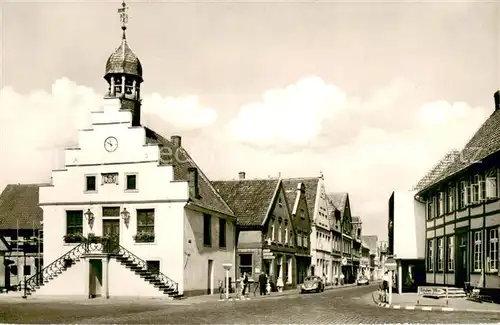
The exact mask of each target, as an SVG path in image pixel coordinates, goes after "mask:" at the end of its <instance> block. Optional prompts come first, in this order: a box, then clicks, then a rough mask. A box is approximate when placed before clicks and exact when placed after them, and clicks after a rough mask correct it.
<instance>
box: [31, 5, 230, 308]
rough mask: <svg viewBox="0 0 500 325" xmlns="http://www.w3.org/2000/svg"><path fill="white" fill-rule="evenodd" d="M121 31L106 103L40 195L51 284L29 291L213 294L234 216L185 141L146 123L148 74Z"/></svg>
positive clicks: (110, 63)
mask: <svg viewBox="0 0 500 325" xmlns="http://www.w3.org/2000/svg"><path fill="white" fill-rule="evenodd" d="M122 15H126V8H125V4H124V8H122ZM123 21H125V20H123ZM122 31H123V32H122V34H123V35H122V37H121V42H120V45H119V46H118V47H117V48H116V50H115V51H114V52H113V53H112V54H111V56H110V57H109V58H108V60H107V62H106V67H105V75H104V79H105V80H106V82H107V87H106V95H105V97H104V105H103V107H102V108H101V109H99V110H96V111H94V112H91V121H92V124H91V127H90V128H88V129H83V130H79V131H78V135H79V141H78V145H77V146H76V147H72V148H67V149H65V163H64V168H62V169H59V170H54V171H52V182H51V184H49V185H47V186H44V187H40V189H39V206H40V207H41V209H42V210H43V216H44V222H43V231H44V234H45V236H44V261H45V262H46V263H45V265H46V267H45V268H44V269H43V270H42V271H41V276H42V278H43V280H44V281H43V283H41V284H40V285H38V283H36V281H35V278H34V277H33V278H29V279H28V280H27V281H26V283H25V287H27V291H28V293H29V294H36V295H73V296H83V297H90V298H93V297H105V298H107V297H110V296H115V297H116V296H130V295H132V296H140V297H164V298H169V299H175V298H179V297H182V296H191V295H200V294H213V293H214V292H215V289H216V288H217V283H218V281H221V280H222V281H223V280H224V279H225V274H226V270H225V266H224V265H226V267H227V265H234V257H235V245H236V242H235V234H236V218H235V216H234V213H233V211H232V210H231V208H230V207H229V206H228V205H227V204H226V202H225V201H224V199H223V198H222V197H221V196H220V195H219V193H218V192H217V191H216V190H215V188H214V187H213V185H212V183H211V182H210V180H209V178H208V177H207V175H205V174H204V173H203V171H202V169H201V168H200V166H198V165H197V164H196V163H195V162H194V160H193V159H192V158H191V156H190V155H189V154H188V152H187V150H186V149H185V148H184V146H183V145H182V139H181V137H180V136H177V135H174V136H172V137H171V138H170V139H166V138H165V137H163V136H161V135H160V134H159V133H157V132H155V131H153V130H151V129H149V128H147V127H144V126H143V125H142V124H141V97H140V94H141V83H142V82H143V78H142V73H143V68H142V64H141V62H140V61H139V59H138V57H137V56H136V55H135V54H134V52H133V51H132V50H131V49H130V47H129V45H128V40H127V37H126V26H125V25H123V26H122ZM234 270H235V268H234V267H233V268H232V269H231V271H230V272H233V275H232V277H234Z"/></svg>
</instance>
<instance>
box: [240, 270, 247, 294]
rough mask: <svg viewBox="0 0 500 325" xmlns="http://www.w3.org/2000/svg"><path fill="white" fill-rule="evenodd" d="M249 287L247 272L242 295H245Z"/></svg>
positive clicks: (244, 277) (244, 275)
mask: <svg viewBox="0 0 500 325" xmlns="http://www.w3.org/2000/svg"><path fill="white" fill-rule="evenodd" d="M247 287H248V274H247V272H244V273H243V291H242V292H241V295H242V296H245V293H246V292H247Z"/></svg>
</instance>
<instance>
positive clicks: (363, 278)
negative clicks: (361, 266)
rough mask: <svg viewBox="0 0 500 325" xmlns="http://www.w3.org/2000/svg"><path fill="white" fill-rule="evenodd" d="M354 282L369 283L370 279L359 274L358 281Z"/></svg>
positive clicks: (359, 283)
mask: <svg viewBox="0 0 500 325" xmlns="http://www.w3.org/2000/svg"><path fill="white" fill-rule="evenodd" d="M356 283H357V284H358V286H360V285H369V284H370V280H368V277H366V276H364V275H363V276H360V277H359V278H358V281H356Z"/></svg>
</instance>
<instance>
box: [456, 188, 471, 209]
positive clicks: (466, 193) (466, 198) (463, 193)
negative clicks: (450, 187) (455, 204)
mask: <svg viewBox="0 0 500 325" xmlns="http://www.w3.org/2000/svg"><path fill="white" fill-rule="evenodd" d="M470 196H471V195H470V186H469V182H468V181H461V182H460V204H459V206H460V208H461V209H463V208H465V207H466V206H468V205H469V203H470Z"/></svg>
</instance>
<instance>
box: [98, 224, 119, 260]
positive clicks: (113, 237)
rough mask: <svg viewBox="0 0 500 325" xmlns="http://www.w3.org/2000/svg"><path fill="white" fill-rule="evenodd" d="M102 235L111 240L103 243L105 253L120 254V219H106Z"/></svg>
mask: <svg viewBox="0 0 500 325" xmlns="http://www.w3.org/2000/svg"><path fill="white" fill-rule="evenodd" d="M102 235H103V237H106V238H109V240H108V241H103V245H104V247H103V250H104V252H105V253H118V250H119V248H120V245H119V242H120V219H104V220H103V221H102Z"/></svg>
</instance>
